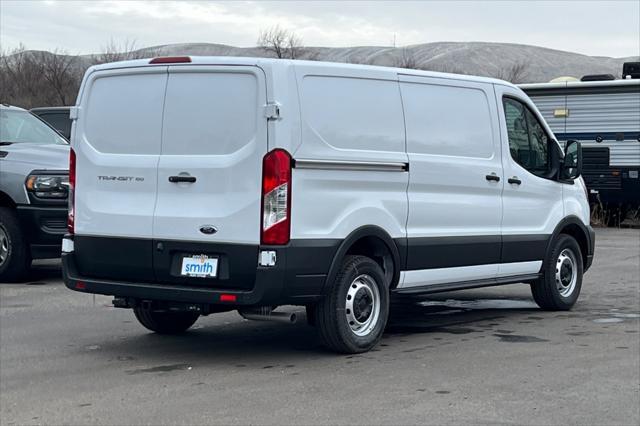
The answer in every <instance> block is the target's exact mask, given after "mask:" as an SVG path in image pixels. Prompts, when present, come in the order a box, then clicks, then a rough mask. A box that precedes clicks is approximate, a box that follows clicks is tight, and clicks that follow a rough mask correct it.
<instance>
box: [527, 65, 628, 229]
mask: <svg viewBox="0 0 640 426" xmlns="http://www.w3.org/2000/svg"><path fill="white" fill-rule="evenodd" d="M633 77H634V78H627V79H624V80H605V81H563V82H558V83H542V84H523V85H520V88H521V89H522V90H524V91H525V92H526V93H527V94H528V95H529V97H530V98H531V100H533V102H534V103H535V104H536V106H537V107H538V109H539V110H540V112H541V113H542V116H543V117H544V119H545V120H546V121H547V123H548V124H549V126H550V127H551V129H552V130H553V132H554V134H555V136H556V137H557V138H558V140H559V141H567V140H571V139H574V140H578V141H580V142H581V144H582V147H583V156H584V157H583V162H584V164H583V177H584V180H585V182H586V184H587V188H588V189H589V192H590V201H591V203H592V205H593V204H595V203H601V204H602V205H603V207H604V209H605V210H606V211H610V212H615V213H612V214H610V215H608V222H609V224H617V223H619V222H621V221H622V220H624V217H625V216H626V214H627V213H628V212H631V211H635V212H637V211H638V209H639V208H640V78H638V75H637V74H634V75H633ZM585 79H588V78H583V80H585Z"/></svg>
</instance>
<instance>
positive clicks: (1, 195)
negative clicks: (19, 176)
mask: <svg viewBox="0 0 640 426" xmlns="http://www.w3.org/2000/svg"><path fill="white" fill-rule="evenodd" d="M0 207H10V208H15V207H16V203H15V201H13V199H12V198H11V197H10V196H9V194H7V193H6V192H3V191H0Z"/></svg>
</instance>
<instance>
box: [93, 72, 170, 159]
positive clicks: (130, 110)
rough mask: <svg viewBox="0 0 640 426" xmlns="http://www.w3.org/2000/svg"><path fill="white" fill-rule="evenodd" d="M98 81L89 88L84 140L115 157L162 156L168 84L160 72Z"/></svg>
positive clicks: (112, 74)
mask: <svg viewBox="0 0 640 426" xmlns="http://www.w3.org/2000/svg"><path fill="white" fill-rule="evenodd" d="M151 71H152V72H138V73H136V74H127V73H122V74H114V73H113V72H112V73H111V74H109V75H108V76H107V77H98V78H96V79H95V80H94V81H93V83H92V87H91V89H90V92H89V93H90V97H89V100H88V102H87V107H86V111H82V112H81V114H86V117H85V120H84V137H85V138H86V140H87V141H88V142H89V144H91V146H93V147H94V148H95V149H96V150H98V151H99V152H102V153H113V154H155V155H158V154H160V137H161V133H162V107H163V104H164V92H165V86H166V82H167V74H166V70H165V71H164V72H161V71H160V70H157V69H152V70H151Z"/></svg>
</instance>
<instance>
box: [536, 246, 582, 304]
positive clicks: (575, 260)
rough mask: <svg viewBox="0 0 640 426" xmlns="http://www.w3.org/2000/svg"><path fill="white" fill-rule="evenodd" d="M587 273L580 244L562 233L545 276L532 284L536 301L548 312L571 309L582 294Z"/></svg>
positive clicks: (546, 266)
mask: <svg viewBox="0 0 640 426" xmlns="http://www.w3.org/2000/svg"><path fill="white" fill-rule="evenodd" d="M583 270H584V269H583V263H582V253H581V251H580V246H579V245H578V243H577V241H576V240H575V239H574V238H573V237H571V236H570V235H566V234H560V235H559V236H558V238H557V239H556V241H555V242H554V245H553V248H552V250H551V253H550V254H549V256H548V258H547V259H546V260H545V263H544V265H543V271H542V272H543V273H542V277H541V278H539V279H538V280H536V281H535V282H533V283H532V284H531V293H532V295H533V299H534V300H535V301H536V303H537V304H538V306H540V307H541V308H542V309H545V310H547V311H567V310H569V309H571V308H572V307H573V305H574V304H575V303H576V301H577V300H578V296H579V295H580V289H581V287H582V273H583Z"/></svg>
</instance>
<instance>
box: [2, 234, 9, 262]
mask: <svg viewBox="0 0 640 426" xmlns="http://www.w3.org/2000/svg"><path fill="white" fill-rule="evenodd" d="M8 258H9V236H8V235H7V232H6V231H5V230H4V228H2V227H1V226H0V266H2V265H3V264H4V262H6V261H7V259H8Z"/></svg>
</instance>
